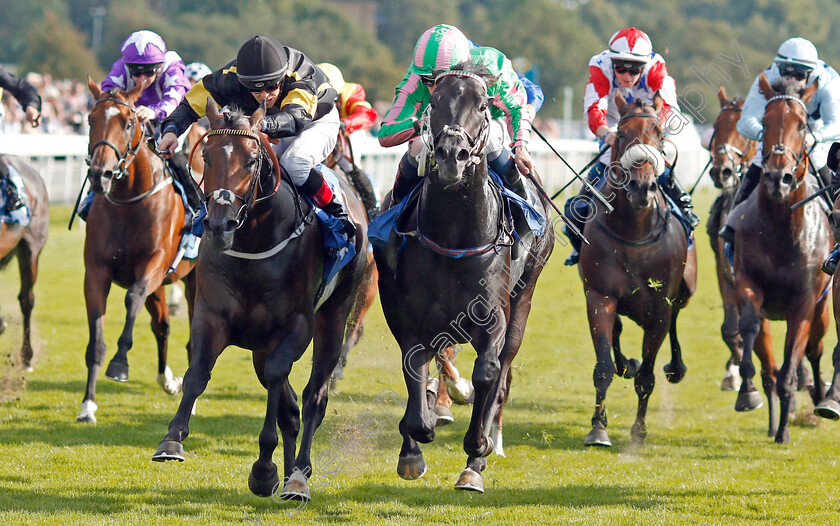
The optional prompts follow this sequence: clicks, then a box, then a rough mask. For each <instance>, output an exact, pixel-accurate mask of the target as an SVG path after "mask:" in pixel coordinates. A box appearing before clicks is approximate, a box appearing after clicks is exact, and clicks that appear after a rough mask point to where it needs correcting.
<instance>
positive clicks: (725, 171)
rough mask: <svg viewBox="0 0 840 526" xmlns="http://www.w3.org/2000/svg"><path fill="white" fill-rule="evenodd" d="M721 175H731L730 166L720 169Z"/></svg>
mask: <svg viewBox="0 0 840 526" xmlns="http://www.w3.org/2000/svg"><path fill="white" fill-rule="evenodd" d="M721 175H722V176H723V177H731V176H732V169H731V168H724V169H723V171H721Z"/></svg>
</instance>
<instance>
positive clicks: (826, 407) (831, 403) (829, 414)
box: [814, 308, 840, 420]
mask: <svg viewBox="0 0 840 526" xmlns="http://www.w3.org/2000/svg"><path fill="white" fill-rule="evenodd" d="M834 316H835V318H836V317H837V316H838V313H837V310H836V308H835V315H834ZM836 326H837V332H838V333H840V323H837V324H836ZM838 339H840V336H839V337H838ZM831 362H832V365H833V366H834V376H833V377H832V379H831V387H830V388H829V389H828V391H827V392H826V393H825V398H823V400H822V401H821V402H820V403H819V404H817V406H816V407H815V408H814V413H816V414H817V416H820V417H822V418H828V419H830V420H840V341H838V342H837V345H835V346H834V353H833V354H832V357H831Z"/></svg>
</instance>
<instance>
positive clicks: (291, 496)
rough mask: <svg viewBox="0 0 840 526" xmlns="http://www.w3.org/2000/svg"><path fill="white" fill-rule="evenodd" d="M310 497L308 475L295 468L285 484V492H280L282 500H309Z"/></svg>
mask: <svg viewBox="0 0 840 526" xmlns="http://www.w3.org/2000/svg"><path fill="white" fill-rule="evenodd" d="M310 499H311V497H310V496H309V483H308V482H307V481H306V476H305V475H304V474H303V473H301V471H300V470H299V469H296V470H294V471H293V472H292V475H291V476H290V477H289V479H288V480H286V484H285V485H284V486H283V492H282V493H280V500H282V501H283V502H285V501H287V500H300V501H303V502H309V500H310Z"/></svg>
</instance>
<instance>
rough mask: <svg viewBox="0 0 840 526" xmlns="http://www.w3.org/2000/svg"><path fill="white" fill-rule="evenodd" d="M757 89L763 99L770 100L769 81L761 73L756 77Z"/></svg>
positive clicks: (770, 89) (771, 94)
mask: <svg viewBox="0 0 840 526" xmlns="http://www.w3.org/2000/svg"><path fill="white" fill-rule="evenodd" d="M758 88H759V89H760V90H761V93H763V94H764V98H765V99H770V97H772V96H773V87H772V86H770V81H769V80H767V75H765V74H764V72H763V71H762V72H761V74H760V75H759V76H758Z"/></svg>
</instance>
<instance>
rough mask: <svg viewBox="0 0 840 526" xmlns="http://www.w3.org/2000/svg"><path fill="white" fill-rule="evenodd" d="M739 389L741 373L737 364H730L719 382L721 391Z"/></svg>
mask: <svg viewBox="0 0 840 526" xmlns="http://www.w3.org/2000/svg"><path fill="white" fill-rule="evenodd" d="M739 389H741V375H740V373H739V371H738V366H737V365H730V366H729V368H727V370H726V374H725V375H724V377H723V380H721V382H720V390H721V391H737V390H739Z"/></svg>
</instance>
